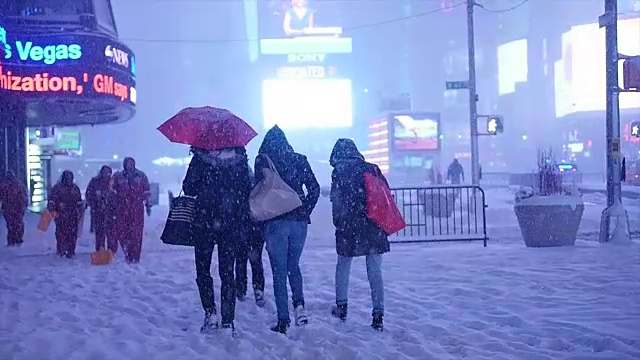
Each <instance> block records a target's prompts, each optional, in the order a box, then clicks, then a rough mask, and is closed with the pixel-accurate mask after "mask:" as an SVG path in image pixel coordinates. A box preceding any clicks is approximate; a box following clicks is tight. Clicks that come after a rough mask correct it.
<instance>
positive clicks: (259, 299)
mask: <svg viewBox="0 0 640 360" xmlns="http://www.w3.org/2000/svg"><path fill="white" fill-rule="evenodd" d="M253 296H254V297H255V298H256V305H257V306H258V307H264V304H265V300H264V292H263V291H262V290H254V291H253Z"/></svg>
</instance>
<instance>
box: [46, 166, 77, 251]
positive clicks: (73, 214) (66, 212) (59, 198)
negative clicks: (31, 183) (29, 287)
mask: <svg viewBox="0 0 640 360" xmlns="http://www.w3.org/2000/svg"><path fill="white" fill-rule="evenodd" d="M47 209H48V210H49V211H50V212H55V214H56V217H55V219H54V221H55V223H56V254H57V255H58V256H64V257H67V258H73V257H75V255H76V243H77V242H78V230H79V229H78V227H79V225H80V220H81V218H82V213H83V212H84V204H83V202H82V193H81V192H80V188H79V187H78V185H76V184H75V183H74V181H73V173H72V172H71V171H69V170H65V171H63V172H62V176H61V177H60V181H59V182H58V183H57V184H55V185H54V186H53V188H52V189H51V193H50V195H49V202H48V204H47Z"/></svg>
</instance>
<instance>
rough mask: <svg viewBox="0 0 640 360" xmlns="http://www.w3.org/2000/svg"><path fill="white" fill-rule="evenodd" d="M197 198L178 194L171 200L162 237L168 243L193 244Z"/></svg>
mask: <svg viewBox="0 0 640 360" xmlns="http://www.w3.org/2000/svg"><path fill="white" fill-rule="evenodd" d="M195 212H196V199H194V198H191V197H186V196H178V197H176V198H173V199H172V200H171V206H170V209H169V216H167V221H166V222H165V224H164V230H163V231H162V235H161V236H160V239H161V240H162V242H163V243H165V244H167V245H181V246H193V229H192V228H193V218H194V215H195Z"/></svg>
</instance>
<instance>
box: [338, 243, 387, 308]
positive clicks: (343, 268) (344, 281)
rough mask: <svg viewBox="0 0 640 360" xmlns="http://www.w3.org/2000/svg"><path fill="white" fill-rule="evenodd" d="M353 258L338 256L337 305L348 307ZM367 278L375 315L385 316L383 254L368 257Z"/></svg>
mask: <svg viewBox="0 0 640 360" xmlns="http://www.w3.org/2000/svg"><path fill="white" fill-rule="evenodd" d="M352 260H353V258H352V257H346V256H340V255H338V263H337V264H336V304H337V305H346V304H347V302H348V292H349V273H350V272H351V261H352ZM367 278H368V279H369V287H370V288H371V305H372V306H373V313H372V314H373V315H384V284H383V282H382V254H369V255H367Z"/></svg>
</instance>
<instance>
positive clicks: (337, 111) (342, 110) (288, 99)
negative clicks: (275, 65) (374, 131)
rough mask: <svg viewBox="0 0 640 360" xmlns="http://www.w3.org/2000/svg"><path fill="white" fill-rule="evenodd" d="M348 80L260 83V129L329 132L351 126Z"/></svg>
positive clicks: (350, 90)
mask: <svg viewBox="0 0 640 360" xmlns="http://www.w3.org/2000/svg"><path fill="white" fill-rule="evenodd" d="M351 94H352V88H351V80H349V79H267V80H264V82H263V83H262V96H263V101H262V109H263V118H264V126H265V127H267V128H268V127H271V126H273V125H276V124H277V125H278V126H279V127H281V128H283V129H293V130H295V129H304V128H315V129H329V128H340V127H349V126H351V125H352V123H353V101H352V98H351Z"/></svg>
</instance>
